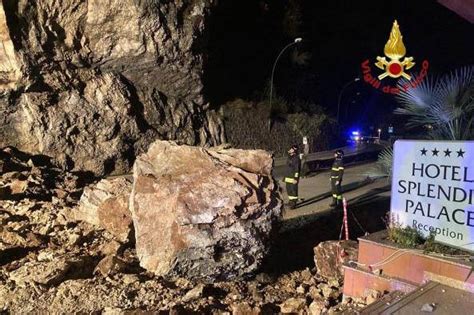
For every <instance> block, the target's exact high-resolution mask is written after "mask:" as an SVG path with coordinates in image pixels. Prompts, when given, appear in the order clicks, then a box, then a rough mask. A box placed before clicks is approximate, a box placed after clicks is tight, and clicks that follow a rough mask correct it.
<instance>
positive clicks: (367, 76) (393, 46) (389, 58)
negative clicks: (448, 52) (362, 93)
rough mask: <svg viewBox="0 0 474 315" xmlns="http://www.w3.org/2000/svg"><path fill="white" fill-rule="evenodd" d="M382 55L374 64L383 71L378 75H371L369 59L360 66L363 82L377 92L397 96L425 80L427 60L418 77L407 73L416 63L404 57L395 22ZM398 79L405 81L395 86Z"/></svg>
mask: <svg viewBox="0 0 474 315" xmlns="http://www.w3.org/2000/svg"><path fill="white" fill-rule="evenodd" d="M384 54H385V57H380V56H377V62H375V63H374V65H375V66H376V67H377V68H378V69H380V70H382V71H383V72H382V73H380V74H376V75H373V74H372V68H371V62H370V60H369V59H367V60H365V61H364V62H362V65H361V66H362V73H363V75H364V81H365V82H367V83H368V84H370V85H371V86H373V87H374V88H376V89H377V90H380V91H382V92H384V93H387V94H398V93H399V92H400V90H404V91H408V90H409V89H412V88H416V87H417V86H418V85H419V84H420V83H421V82H422V81H423V80H424V79H425V77H426V75H427V73H428V68H429V62H428V60H424V61H423V62H422V63H421V71H420V73H419V74H418V75H416V76H414V75H412V74H410V73H408V72H407V70H410V69H412V68H413V67H414V66H415V64H416V62H415V60H414V57H407V56H406V54H407V52H406V47H405V45H404V44H403V36H402V33H401V32H400V26H399V25H398V22H397V20H395V22H393V26H392V31H391V32H390V37H389V39H388V41H387V43H386V44H385V48H384ZM387 77H388V78H392V80H386V78H387ZM400 78H404V79H405V80H404V81H403V82H401V84H398V85H397V83H398V79H400ZM393 79H396V81H395V82H393ZM382 80H385V81H384V82H387V84H382ZM390 81H392V82H390Z"/></svg>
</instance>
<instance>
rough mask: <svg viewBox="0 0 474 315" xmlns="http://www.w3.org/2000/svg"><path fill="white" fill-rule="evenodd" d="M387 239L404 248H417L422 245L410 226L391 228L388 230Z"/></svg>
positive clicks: (418, 235) (415, 231)
mask: <svg viewBox="0 0 474 315" xmlns="http://www.w3.org/2000/svg"><path fill="white" fill-rule="evenodd" d="M388 239H389V240H391V241H392V242H394V243H397V244H400V245H402V246H406V247H417V246H419V245H422V244H423V243H424V240H423V237H422V236H421V234H420V232H418V230H416V229H414V228H412V227H410V226H405V227H401V226H392V227H390V228H389V229H388Z"/></svg>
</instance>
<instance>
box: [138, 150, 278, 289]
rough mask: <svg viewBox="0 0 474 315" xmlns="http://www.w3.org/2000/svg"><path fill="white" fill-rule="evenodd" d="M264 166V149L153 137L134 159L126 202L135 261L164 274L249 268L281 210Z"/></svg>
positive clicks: (215, 274)
mask: <svg viewBox="0 0 474 315" xmlns="http://www.w3.org/2000/svg"><path fill="white" fill-rule="evenodd" d="M271 166H272V158H271V156H270V154H268V153H266V152H264V151H250V152H249V151H244V150H223V151H219V152H216V151H212V150H206V149H203V148H197V147H190V146H179V145H176V144H174V143H172V142H167V141H157V142H155V143H154V144H153V145H152V146H151V147H150V149H149V150H148V152H147V153H146V154H143V155H141V156H139V157H138V158H137V160H136V162H135V165H134V175H133V177H134V181H133V189H132V194H131V199H130V208H131V210H132V217H133V224H134V228H135V238H136V248H137V256H138V257H139V259H140V265H141V266H142V267H144V268H145V269H147V270H149V271H152V272H154V273H155V274H157V275H162V276H166V277H171V278H174V277H179V276H183V277H187V278H199V279H205V280H214V279H230V278H234V277H238V276H243V275H248V274H252V273H253V272H255V271H256V270H257V268H258V267H259V266H260V264H261V262H262V259H263V258H264V256H265V255H266V253H267V251H268V245H269V240H270V236H271V232H272V227H273V225H274V223H275V221H276V220H277V219H278V218H279V217H280V214H281V205H282V202H281V198H280V195H279V193H278V189H277V186H276V184H275V182H274V180H273V179H272V177H271Z"/></svg>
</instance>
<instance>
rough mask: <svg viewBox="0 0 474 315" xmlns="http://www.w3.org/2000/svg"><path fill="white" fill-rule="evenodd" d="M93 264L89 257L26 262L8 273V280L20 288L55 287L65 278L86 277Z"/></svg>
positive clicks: (89, 273)
mask: <svg viewBox="0 0 474 315" xmlns="http://www.w3.org/2000/svg"><path fill="white" fill-rule="evenodd" d="M92 268H93V263H92V260H91V259H90V257H86V256H81V257H70V258H66V257H60V258H54V259H53V260H51V261H43V262H41V261H35V262H27V263H26V264H24V265H23V266H21V267H20V268H18V269H16V270H14V271H12V272H11V273H10V280H12V281H15V282H16V283H17V284H18V285H20V286H26V285H29V284H32V283H38V284H42V285H46V286H51V285H57V284H59V283H61V282H62V281H64V280H66V279H67V278H75V277H88V276H90V275H91V271H92V270H91V269H92Z"/></svg>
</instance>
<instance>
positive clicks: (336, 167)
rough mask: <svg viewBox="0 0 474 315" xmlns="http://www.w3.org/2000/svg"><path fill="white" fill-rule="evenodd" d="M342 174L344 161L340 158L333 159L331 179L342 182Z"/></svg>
mask: <svg viewBox="0 0 474 315" xmlns="http://www.w3.org/2000/svg"><path fill="white" fill-rule="evenodd" d="M342 175H344V163H343V162H342V159H335V160H334V163H333V164H332V168H331V180H335V181H337V182H342Z"/></svg>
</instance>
